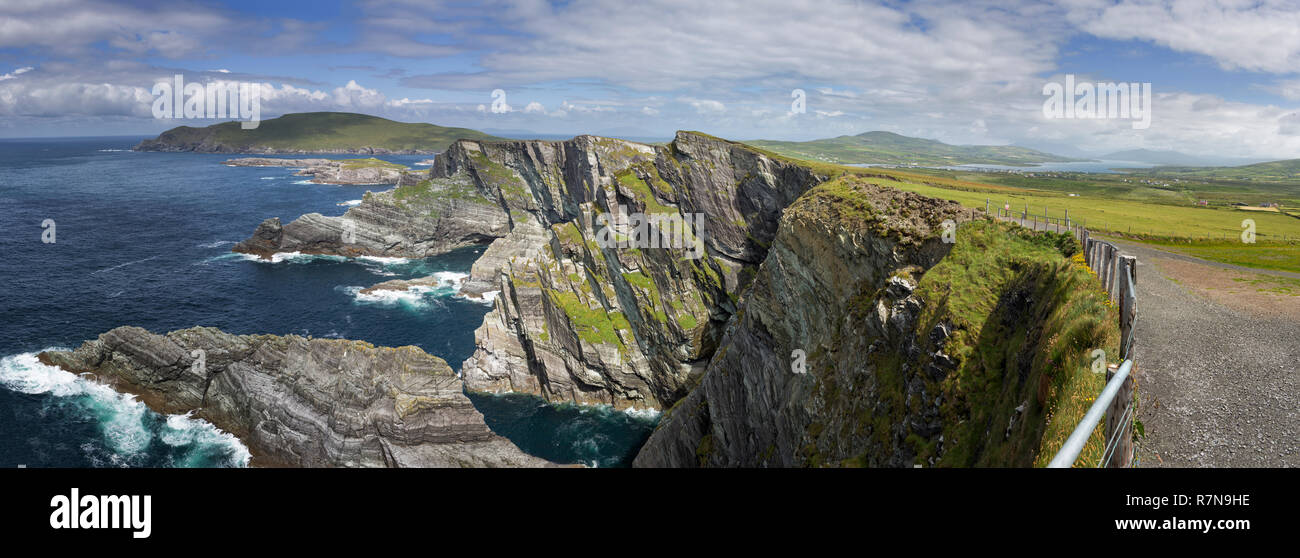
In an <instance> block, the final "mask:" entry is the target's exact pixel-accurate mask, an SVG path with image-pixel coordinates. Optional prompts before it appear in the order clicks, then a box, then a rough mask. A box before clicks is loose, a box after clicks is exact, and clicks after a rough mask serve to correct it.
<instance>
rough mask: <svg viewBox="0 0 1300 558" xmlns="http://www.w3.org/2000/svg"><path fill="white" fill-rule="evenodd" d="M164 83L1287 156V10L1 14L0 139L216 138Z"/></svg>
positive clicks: (380, 110) (730, 130)
mask: <svg viewBox="0 0 1300 558" xmlns="http://www.w3.org/2000/svg"><path fill="white" fill-rule="evenodd" d="M177 74H181V75H183V76H184V77H185V79H186V80H187V81H192V82H193V81H197V82H208V81H222V80H225V81H237V82H242V83H257V84H260V86H259V87H260V92H261V112H262V118H263V119H266V118H270V117H274V116H277V115H279V114H285V113H293V112H305V111H348V112H359V113H365V114H372V115H376V116H382V117H386V118H391V119H394V120H400V121H406V122H431V123H434V124H439V125H444V126H462V127H469V128H475V129H479V130H485V131H489V132H514V133H520V134H523V133H533V134H546V135H577V134H585V133H591V134H600V135H614V136H621V137H633V138H667V137H671V136H672V134H673V132H674V131H676V130H700V131H705V132H709V133H712V134H715V135H719V136H723V137H727V138H732V139H738V140H745V139H784V140H808V139H815V138H823V137H834V136H839V135H845V134H859V133H863V132H867V131H873V130H886V131H891V132H896V133H900V134H904V135H909V136H917V137H926V138H933V139H938V140H941V141H945V142H948V143H954V144H996V145H1004V144H1015V145H1022V146H1027V147H1033V148H1038V149H1044V150H1047V151H1051V152H1054V153H1060V154H1065V155H1088V154H1094V155H1095V154H1103V153H1108V152H1111V151H1117V150H1125V149H1137V148H1145V149H1157V150H1175V151H1180V152H1183V153H1188V154H1193V155H1201V156H1207V157H1209V156H1214V157H1244V158H1255V159H1290V158H1300V0H1295V1H1284V2H1271V1H1264V2H1255V1H1236V0H1188V1H1180V2H1166V1H1157V0H1135V1H1127V0H1121V1H1113V0H1062V1H1057V2H1020V1H1018V0H998V1H992V2H985V1H982V0H959V1H946V0H919V1H911V2H902V1H888V2H854V1H817V2H801V1H798V0H781V1H768V0H715V1H709V2H701V1H699V0H681V1H679V0H641V1H636V2H629V1H626V0H570V1H566V2H546V1H534V0H518V1H499V2H498V1H488V2H439V1H421V2H413V1H406V0H371V1H358V2H333V1H329V0H314V1H306V2H295V1H286V2H280V1H276V2H270V1H266V0H260V1H249V2H245V1H233V0H232V1H224V2H223V1H192V2H186V1H178V0H166V1H159V2H98V1H87V0H38V1H32V0H17V1H15V0H0V137H43V136H100V135H145V134H156V133H158V132H161V131H163V130H166V129H169V128H172V127H175V126H179V125H206V124H210V123H212V122H213V121H205V120H178V119H158V118H155V117H154V116H153V114H152V111H151V106H152V104H153V101H154V96H153V94H152V89H153V85H154V84H155V83H156V82H159V81H170V80H172V79H173V76H175V75H177ZM1067 74H1070V75H1073V76H1074V79H1075V80H1076V81H1077V82H1088V83H1096V82H1124V83H1150V84H1151V91H1152V100H1151V120H1150V126H1149V127H1146V128H1142V129H1138V128H1135V127H1134V126H1133V125H1132V121H1131V120H1126V119H1122V118H1100V119H1069V118H1049V117H1048V116H1047V115H1045V114H1044V110H1043V105H1044V102H1045V100H1046V99H1047V97H1046V96H1045V95H1044V87H1045V85H1046V84H1048V83H1061V84H1063V83H1065V76H1066V75H1067ZM498 89H499V90H501V92H503V93H504V101H505V103H504V105H501V104H500V103H498V105H497V107H498V109H500V110H497V111H494V110H492V107H493V101H494V97H493V91H495V90H498ZM796 90H799V91H802V97H801V99H802V102H803V104H802V109H803V110H799V108H800V107H797V106H795V101H796V97H797V96H798V94H797V93H794V92H795V91H796ZM506 109H508V110H506Z"/></svg>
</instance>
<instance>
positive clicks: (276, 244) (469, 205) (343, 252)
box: [232, 174, 510, 259]
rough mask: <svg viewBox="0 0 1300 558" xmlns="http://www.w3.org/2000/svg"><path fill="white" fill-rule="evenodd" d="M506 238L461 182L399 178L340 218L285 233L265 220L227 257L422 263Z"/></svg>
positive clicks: (320, 218)
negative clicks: (331, 257) (294, 255)
mask: <svg viewBox="0 0 1300 558" xmlns="http://www.w3.org/2000/svg"><path fill="white" fill-rule="evenodd" d="M401 186H405V187H406V188H401ZM509 230H510V217H509V215H507V214H506V212H505V211H504V210H503V209H502V208H501V207H500V206H499V205H497V204H496V203H494V202H493V201H492V200H490V199H488V198H486V197H484V196H482V195H480V194H479V193H478V192H477V191H476V190H475V189H474V186H473V185H472V184H471V183H470V181H469V180H468V179H466V178H464V177H459V178H456V179H448V180H439V181H436V182H435V181H431V180H427V179H417V178H412V177H411V175H410V174H404V175H403V177H402V179H401V181H400V182H399V188H398V189H395V190H389V191H386V192H367V193H366V195H365V197H364V198H363V199H362V202H361V204H360V205H358V206H356V207H353V208H351V209H348V211H347V212H346V213H344V214H343V215H342V216H340V217H326V216H324V215H321V214H319V213H308V214H307V215H303V216H302V217H299V218H298V219H295V220H293V221H292V222H290V223H289V224H287V225H282V224H281V223H280V219H279V218H278V217H273V218H271V219H267V220H266V221H263V222H262V224H261V225H259V226H258V228H257V230H256V231H254V233H253V236H252V237H251V238H249V239H247V240H245V241H243V242H240V243H239V244H237V245H235V247H234V248H233V249H232V251H234V252H240V253H246V254H253V255H257V256H259V257H262V258H267V259H269V258H270V257H271V256H272V255H273V254H276V253H285V252H302V253H305V254H332V255H339V256H348V257H355V256H385V257H405V258H424V257H428V256H434V255H438V254H443V253H446V252H449V251H451V250H455V249H457V248H463V247H466V246H473V245H476V244H483V243H486V242H490V241H491V240H492V239H494V238H498V237H501V236H504V235H505V234H506V233H507V232H509Z"/></svg>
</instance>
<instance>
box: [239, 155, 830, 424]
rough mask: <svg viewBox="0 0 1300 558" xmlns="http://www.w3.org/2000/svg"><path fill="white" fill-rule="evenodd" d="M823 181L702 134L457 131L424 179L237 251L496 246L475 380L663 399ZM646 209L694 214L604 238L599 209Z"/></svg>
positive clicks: (703, 354)
mask: <svg viewBox="0 0 1300 558" xmlns="http://www.w3.org/2000/svg"><path fill="white" fill-rule="evenodd" d="M408 176H409V175H408ZM826 179H827V177H826V176H821V175H818V174H816V173H815V172H814V171H812V170H811V169H809V168H808V167H807V166H805V165H801V164H797V163H793V162H789V161H785V160H780V159H774V158H771V157H768V156H766V155H763V154H761V153H759V152H757V151H754V150H753V149H751V148H748V147H746V146H743V145H740V144H736V143H732V142H728V141H725V140H720V139H717V138H712V137H709V136H705V135H702V134H696V133H690V132H683V133H680V134H678V137H677V138H676V139H675V140H674V141H673V142H672V143H671V144H670V145H668V146H666V147H653V146H649V145H644V144H638V143H634V142H627V141H622V140H615V139H609V138H599V137H594V136H579V137H577V138H574V139H572V140H568V141H504V142H479V141H470V140H461V141H457V142H456V143H454V144H452V145H451V146H450V147H449V148H448V149H447V150H446V152H444V153H442V154H440V155H439V156H438V157H437V159H436V160H435V161H434V164H433V165H432V166H431V167H430V169H429V174H428V177H427V178H424V179H422V180H421V179H419V177H416V178H411V179H408V178H403V179H402V182H401V183H399V185H398V187H397V188H395V189H394V190H391V191H389V192H383V193H370V194H367V196H366V198H365V199H364V200H363V201H362V203H361V205H359V206H357V207H355V208H352V209H350V210H349V211H348V212H347V213H346V214H344V215H343V216H341V217H323V216H321V215H318V214H309V215H305V216H303V217H301V218H299V219H297V220H295V221H293V222H291V223H289V224H287V225H281V224H280V222H279V221H278V220H267V221H266V222H264V223H263V224H262V225H261V226H260V227H259V228H258V230H257V231H256V232H255V234H254V235H253V237H252V238H250V239H248V240H246V241H244V242H243V243H241V244H239V245H237V246H236V247H235V249H234V250H235V251H237V252H245V253H252V254H257V255H260V256H262V257H270V256H271V255H272V254H274V253H276V252H304V253H323V254H337V255H344V256H360V255H377V256H402V257H426V256H431V255H436V254H440V253H444V252H446V251H449V250H451V249H455V248H459V247H462V246H466V245H470V244H478V243H490V246H489V247H488V249H487V250H486V251H485V252H484V254H483V256H482V257H481V258H480V259H479V261H477V262H476V263H475V264H474V266H473V269H472V273H471V276H470V278H469V280H468V281H466V283H465V285H464V288H463V292H465V293H466V294H467V295H470V296H476V295H481V294H483V293H488V292H492V291H499V292H500V295H499V296H497V297H496V298H495V307H494V308H493V310H492V312H490V313H489V314H488V315H487V316H486V317H485V319H484V322H483V325H482V326H481V327H480V328H479V329H478V330H477V331H476V334H475V338H476V343H477V346H478V348H477V350H476V351H475V354H474V355H473V356H472V357H471V358H470V359H469V360H467V361H466V363H465V365H464V366H463V367H462V375H463V377H464V378H465V382H466V384H467V386H468V387H469V388H470V389H474V390H480V391H518V392H526V393H533V394H538V395H541V396H543V397H546V398H548V399H550V400H554V401H574V402H580V403H605V404H611V405H614V406H616V407H619V408H626V407H651V408H660V407H663V406H666V405H669V404H671V403H672V402H675V401H676V400H678V399H679V398H681V397H682V396H684V395H685V394H686V393H687V392H688V391H689V389H690V386H691V379H692V378H696V379H698V377H699V375H700V374H701V373H702V372H703V369H704V365H705V364H706V363H707V361H708V358H709V356H710V355H711V354H712V352H713V350H714V348H715V347H716V346H717V343H718V340H719V338H720V337H721V334H722V328H723V326H724V324H725V323H726V322H727V320H728V319H729V318H730V317H731V314H732V313H733V312H734V311H735V304H736V300H737V298H736V296H737V293H738V292H739V291H740V290H741V289H743V288H744V287H745V286H746V285H747V284H748V282H749V281H750V280H751V279H752V277H753V273H754V270H755V269H756V267H757V265H758V264H759V263H760V262H762V261H763V259H764V258H765V257H766V255H767V247H768V246H769V245H770V243H771V241H772V239H773V238H774V236H775V235H776V230H777V221H778V219H779V218H780V215H781V212H782V210H783V209H784V208H785V207H786V206H787V205H789V204H790V203H791V202H792V201H794V200H795V199H796V198H798V197H799V195H801V194H802V193H803V192H805V191H807V190H808V189H809V188H811V187H812V186H814V185H815V184H818V183H820V182H821V181H823V180H826ZM635 214H643V215H654V216H668V217H673V218H681V219H682V220H683V221H685V220H686V217H695V216H698V218H697V219H694V220H692V221H691V223H692V224H691V225H690V226H688V227H685V229H684V234H682V235H679V236H680V237H681V238H680V240H681V241H682V242H681V243H679V244H676V245H673V246H672V247H658V248H630V247H617V246H611V245H608V244H606V243H602V242H598V241H599V240H602V239H601V237H600V234H601V231H602V229H604V225H603V224H602V223H601V222H600V221H599V219H600V218H601V216H604V217H606V218H609V217H612V218H611V219H610V221H616V222H619V223H620V224H618V225H615V226H613V227H611V229H612V230H613V231H614V232H615V233H616V234H617V235H618V236H619V237H627V236H632V235H634V234H637V233H636V231H634V230H633V228H632V227H630V226H629V225H630V221H631V219H630V217H631V216H632V215H635ZM348 234H351V236H347V235H348ZM647 234H650V235H651V236H656V237H657V238H658V239H660V240H667V237H666V236H662V235H656V234H653V233H648V232H647ZM665 244H668V243H666V242H665Z"/></svg>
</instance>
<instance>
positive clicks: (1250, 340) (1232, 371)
mask: <svg viewBox="0 0 1300 558" xmlns="http://www.w3.org/2000/svg"><path fill="white" fill-rule="evenodd" d="M1117 244H1119V245H1120V246H1121V249H1122V250H1123V251H1124V252H1125V253H1128V254H1131V255H1135V256H1137V257H1138V272H1137V277H1138V281H1137V289H1138V325H1137V331H1136V336H1137V339H1136V341H1135V347H1134V350H1135V351H1136V358H1135V361H1136V363H1137V367H1138V368H1137V370H1138V375H1137V379H1138V390H1139V393H1140V398H1141V409H1140V414H1139V418H1140V420H1142V422H1143V423H1144V425H1145V427H1146V438H1145V439H1144V440H1143V441H1142V442H1140V444H1139V447H1138V451H1137V457H1138V460H1139V461H1138V464H1139V466H1142V467H1279V466H1297V465H1300V447H1298V446H1300V371H1298V370H1297V369H1298V368H1300V322H1298V321H1295V320H1294V319H1293V318H1292V317H1290V316H1287V315H1284V314H1279V313H1272V312H1269V311H1268V309H1267V308H1263V307H1260V308H1256V309H1252V308H1248V307H1240V306H1238V307H1235V308H1234V307H1229V306H1226V305H1224V304H1221V303H1219V302H1216V301H1215V300H1213V299H1212V298H1210V297H1206V296H1201V295H1200V294H1198V293H1197V292H1196V291H1195V289H1194V288H1193V287H1189V286H1187V284H1186V283H1185V282H1184V279H1190V280H1194V279H1195V278H1192V277H1185V278H1184V277H1175V278H1174V279H1176V280H1178V281H1177V282H1176V281H1175V280H1171V279H1170V278H1169V277H1167V276H1166V275H1165V273H1164V271H1165V270H1163V269H1161V266H1162V262H1167V261H1173V260H1181V261H1186V260H1187V259H1188V258H1187V257H1186V256H1173V255H1171V254H1169V253H1167V252H1164V251H1160V250H1156V249H1154V248H1150V247H1147V246H1143V245H1141V244H1135V243H1129V242H1117ZM1192 260H1195V261H1196V262H1198V263H1199V264H1202V265H1200V266H1197V269H1198V270H1199V271H1198V273H1201V274H1204V273H1207V272H1209V273H1213V272H1216V271H1217V270H1219V269H1240V268H1237V267H1236V266H1227V265H1219V264H1215V263H1213V262H1206V261H1203V260H1196V259H1195V258H1192ZM1167 267H1168V268H1169V269H1173V267H1174V266H1172V265H1169V266H1167ZM1180 283H1183V284H1180ZM1270 300H1271V302H1272V304H1278V305H1286V304H1295V305H1300V297H1295V296H1278V297H1275V298H1272V299H1270ZM1291 315H1292V316H1293V315H1294V313H1292V314H1291Z"/></svg>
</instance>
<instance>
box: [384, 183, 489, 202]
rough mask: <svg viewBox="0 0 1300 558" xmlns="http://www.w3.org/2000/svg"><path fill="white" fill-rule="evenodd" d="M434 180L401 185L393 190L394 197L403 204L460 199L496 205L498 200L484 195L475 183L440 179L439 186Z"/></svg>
mask: <svg viewBox="0 0 1300 558" xmlns="http://www.w3.org/2000/svg"><path fill="white" fill-rule="evenodd" d="M434 186H435V183H434V181H433V180H421V181H420V182H419V183H417V184H412V185H406V186H399V187H397V188H395V189H394V190H393V199H394V200H396V201H397V202H398V203H400V204H402V205H403V206H406V207H409V206H410V205H412V204H415V205H429V204H431V203H434V202H436V201H438V200H447V199H453V200H460V201H465V202H469V203H476V204H479V205H495V204H496V202H494V201H492V200H490V199H488V198H485V197H483V194H481V193H479V191H478V189H476V188H474V185H473V184H468V183H463V182H456V181H451V180H439V182H438V183H437V186H438V187H437V188H435V187H434Z"/></svg>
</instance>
